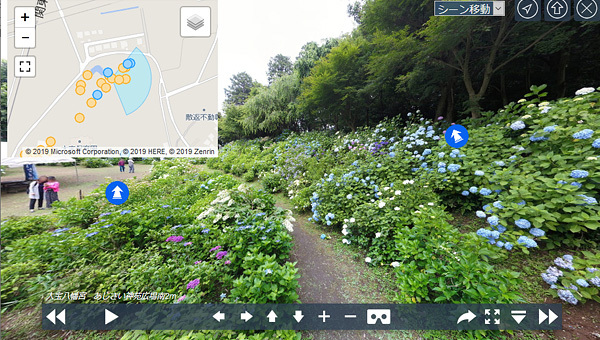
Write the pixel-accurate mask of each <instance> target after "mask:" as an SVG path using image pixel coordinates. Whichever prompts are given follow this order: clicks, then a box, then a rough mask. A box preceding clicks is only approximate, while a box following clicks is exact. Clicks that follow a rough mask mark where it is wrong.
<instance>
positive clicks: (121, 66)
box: [119, 63, 129, 73]
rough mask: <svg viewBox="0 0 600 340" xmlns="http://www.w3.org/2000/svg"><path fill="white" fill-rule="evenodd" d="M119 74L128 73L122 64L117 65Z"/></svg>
mask: <svg viewBox="0 0 600 340" xmlns="http://www.w3.org/2000/svg"><path fill="white" fill-rule="evenodd" d="M119 72H121V73H125V72H129V69H128V68H125V66H123V63H121V64H119Z"/></svg>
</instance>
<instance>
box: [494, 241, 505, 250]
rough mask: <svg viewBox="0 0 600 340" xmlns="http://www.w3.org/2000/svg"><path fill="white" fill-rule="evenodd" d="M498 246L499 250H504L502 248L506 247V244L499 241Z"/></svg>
mask: <svg viewBox="0 0 600 340" xmlns="http://www.w3.org/2000/svg"><path fill="white" fill-rule="evenodd" d="M496 246H497V247H498V248H502V247H504V242H502V241H498V242H496Z"/></svg>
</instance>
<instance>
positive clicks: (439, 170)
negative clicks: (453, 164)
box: [438, 168, 446, 174]
mask: <svg viewBox="0 0 600 340" xmlns="http://www.w3.org/2000/svg"><path fill="white" fill-rule="evenodd" d="M438 172H439V173H440V174H443V173H446V168H438Z"/></svg>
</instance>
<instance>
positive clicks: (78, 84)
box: [75, 80, 86, 87]
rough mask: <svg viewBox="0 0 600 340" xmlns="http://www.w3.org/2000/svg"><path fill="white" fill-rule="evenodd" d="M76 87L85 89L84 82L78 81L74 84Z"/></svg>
mask: <svg viewBox="0 0 600 340" xmlns="http://www.w3.org/2000/svg"><path fill="white" fill-rule="evenodd" d="M75 85H76V86H77V87H79V86H81V87H85V85H86V84H85V81H83V80H78V81H77V83H76V84H75Z"/></svg>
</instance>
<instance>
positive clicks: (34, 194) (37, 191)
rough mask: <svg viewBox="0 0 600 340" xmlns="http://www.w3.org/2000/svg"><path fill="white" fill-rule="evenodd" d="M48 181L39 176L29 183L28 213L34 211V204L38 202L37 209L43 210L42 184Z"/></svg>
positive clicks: (44, 177)
mask: <svg viewBox="0 0 600 340" xmlns="http://www.w3.org/2000/svg"><path fill="white" fill-rule="evenodd" d="M46 181H48V178H47V177H46V176H41V177H40V178H38V179H37V180H36V181H33V182H31V183H29V191H28V193H29V212H34V211H35V202H36V201H37V202H38V209H40V210H41V209H44V208H43V207H42V204H43V203H44V185H43V184H44V183H46Z"/></svg>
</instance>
